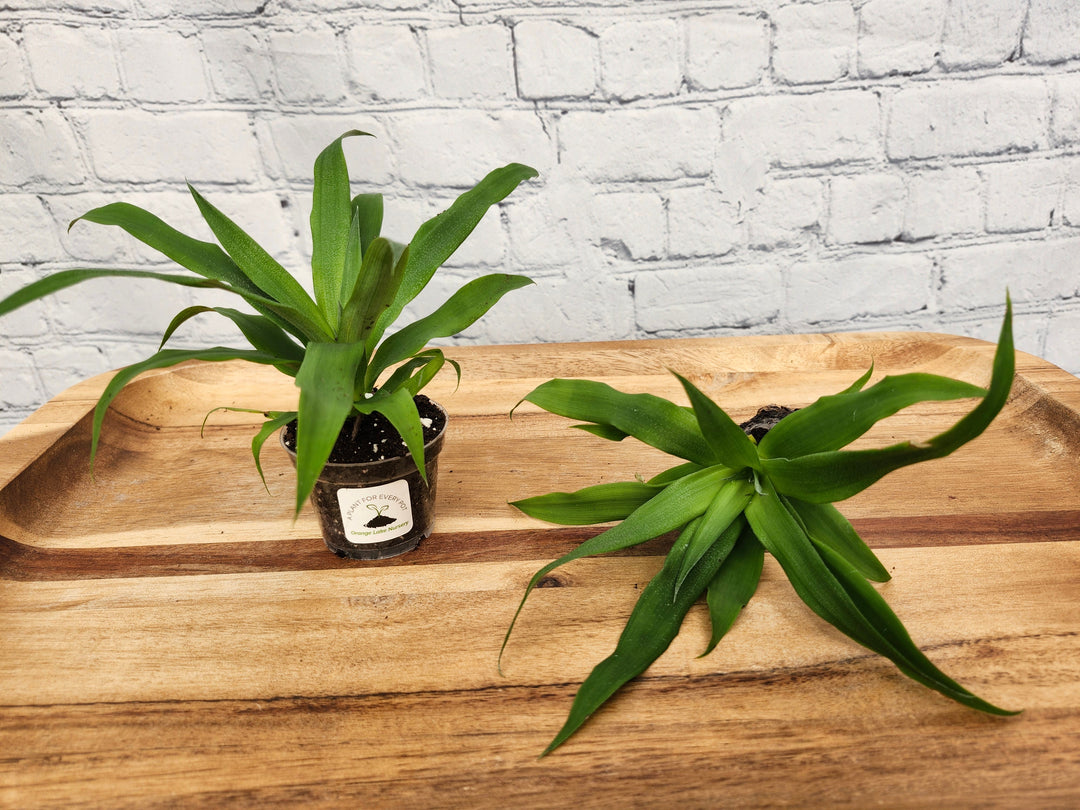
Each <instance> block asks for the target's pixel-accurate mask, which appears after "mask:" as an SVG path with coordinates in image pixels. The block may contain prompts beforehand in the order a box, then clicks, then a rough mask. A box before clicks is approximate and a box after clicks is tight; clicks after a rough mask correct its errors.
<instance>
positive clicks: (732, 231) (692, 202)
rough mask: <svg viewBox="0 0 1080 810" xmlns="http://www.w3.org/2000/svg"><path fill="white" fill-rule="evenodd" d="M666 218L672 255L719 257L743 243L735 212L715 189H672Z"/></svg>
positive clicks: (670, 253) (669, 249)
mask: <svg viewBox="0 0 1080 810" xmlns="http://www.w3.org/2000/svg"><path fill="white" fill-rule="evenodd" d="M667 215H668V254H669V255H671V256H722V255H723V254H725V253H728V252H729V251H730V250H732V249H733V248H734V247H735V246H736V245H738V244H739V243H740V242H741V241H742V227H741V225H740V222H739V217H738V211H737V210H736V209H735V206H733V205H731V204H730V203H727V202H724V200H723V198H722V197H721V196H720V194H719V193H717V191H716V190H715V189H711V188H680V189H675V190H674V191H672V192H671V194H670V195H669V196H668V204H667Z"/></svg>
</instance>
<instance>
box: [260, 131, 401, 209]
mask: <svg viewBox="0 0 1080 810" xmlns="http://www.w3.org/2000/svg"><path fill="white" fill-rule="evenodd" d="M352 129H359V130H361V131H363V132H369V133H371V135H372V136H373V137H362V136H360V137H353V138H346V139H345V140H344V141H342V149H343V150H344V151H345V159H346V162H347V163H348V165H349V174H350V177H352V178H353V179H354V181H357V182H363V183H368V184H372V185H383V184H385V183H389V182H390V180H391V178H392V177H393V169H394V164H393V156H392V152H391V149H390V146H391V142H392V141H391V138H390V136H389V135H387V133H386V130H385V128H384V127H383V126H382V124H381V123H380V122H379V121H377V120H372V119H371V118H370V117H368V116H365V115H326V116H322V115H320V116H311V115H298V116H285V117H276V118H274V119H272V120H270V121H269V122H266V123H265V124H262V125H260V127H259V134H260V138H259V140H260V143H261V145H262V153H263V163H264V165H265V167H266V172H267V174H269V175H270V176H271V177H273V178H275V179H277V180H289V181H294V182H300V183H311V182H312V180H313V176H314V172H315V159H316V158H317V157H318V156H319V152H321V151H322V150H323V149H324V148H325V147H326V146H327V144H329V143H330V142H331V141H332V140H334V139H335V138H337V137H339V136H340V135H342V134H343V133H345V132H348V131H349V130H352ZM358 190H359V189H358ZM365 190H368V191H372V190H376V189H371V188H367V189H365Z"/></svg>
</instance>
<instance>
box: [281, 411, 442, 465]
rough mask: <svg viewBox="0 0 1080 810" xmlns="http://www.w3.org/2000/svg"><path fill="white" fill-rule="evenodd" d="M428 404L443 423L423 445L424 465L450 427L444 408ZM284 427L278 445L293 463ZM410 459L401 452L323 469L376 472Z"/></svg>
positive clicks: (293, 453) (328, 462)
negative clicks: (353, 469)
mask: <svg viewBox="0 0 1080 810" xmlns="http://www.w3.org/2000/svg"><path fill="white" fill-rule="evenodd" d="M428 402H430V403H431V404H432V405H434V406H435V407H436V408H438V409H439V410H440V411H442V415H443V417H444V421H443V427H442V430H440V431H439V432H438V433H437V434H436V435H435V437H434V438H433V439H432V440H431V441H429V442H425V443H424V461H425V463H426V462H427V461H428V459H429V454H428V450H429V449H431V448H432V447H434V446H435V445H437V444H440V443H441V442H442V440H443V437H444V436H446V428H447V427H448V426H449V425H450V414H448V413H447V412H446V408H444V407H443V406H442V405H441V404H439V403H438V402H436V401H435V400H433V399H431V398H430V397H429V398H428ZM286 427H288V425H285V426H283V427H281V428H280V429H279V430H278V443H279V444H280V445H281V448H282V449H283V450H284V451H285V452H286V453H288V454H289V456H291V457H292V460H293V462H294V463H295V462H296V451H295V450H291V449H290V448H289V447H288V445H286V444H285V428H286ZM436 455H438V454H437V453H436ZM410 457H411V456H410V454H409V451H408V450H405V452H403V453H402V454H401V455H400V456H391V457H390V458H384V459H379V460H378V461H327V462H326V464H325V465H324V467H323V469H326V467H333V468H334V469H341V470H345V469H349V468H350V467H363V468H364V469H366V470H376V471H377V470H379V469H381V468H382V467H384V466H387V467H388V466H390V465H391V464H398V463H400V462H401V461H402V459H406V458H410Z"/></svg>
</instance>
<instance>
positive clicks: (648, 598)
mask: <svg viewBox="0 0 1080 810" xmlns="http://www.w3.org/2000/svg"><path fill="white" fill-rule="evenodd" d="M741 530H742V521H741V520H739V521H736V522H735V523H732V524H731V526H729V527H728V529H727V530H726V531H725V532H724V534H723V535H722V536H721V537H720V538H719V539H718V540H717V542H716V543H714V544H713V545H712V546H711V547H710V548H709V549H708V551H707V552H706V553H705V554H704V555H703V556H702V558H701V559H700V560H699V561H698V563H697V564H696V565H695V566H694V567H693V569H691V571H690V574H689V576H687V577H686V580H685V583H684V586H683V588H682V589H681V590H680V591H679V594H678V596H677V597H676V599H675V601H674V603H672V599H671V594H672V592H673V590H674V589H675V580H676V577H677V575H678V573H679V562H680V561H679V559H678V555H675V554H669V555H668V557H667V559H666V560H665V561H664V566H663V568H661V569H660V572H659V573H658V574H657V575H656V576H654V577H653V578H652V580H651V581H650V582H649V584H648V585H646V586H645V589H644V590H643V591H642V592H641V596H640V597H638V601H637V604H636V605H634V609H633V611H632V612H631V613H630V618H629V619H627V621H626V626H625V627H624V628H623V631H622V634H621V635H620V636H619V641H618V642H617V643H616V645H615V651H614V652H613V653H612V654H611V655H609V656H608V657H607V658H605V659H604V660H603V661H601V662H600V663H599V664H597V665H596V667H594V668H593V670H592V672H590V673H589V676H588V677H587V678H586V679H585V681H584V682H583V683H582V684H581V688H580V689H578V693H577V695H575V696H574V702H573V705H571V707H570V714H569V716H568V717H567V718H566V723H565V724H564V725H563V727H562V728H561V729H560V730H559V733H558V734H556V735H555V738H554V739H553V740H552V741H551V743H550V744H549V745H548V747H547V748H546V749H545V750H544V754H543V755H547V754H550V753H551V752H552V751H554V750H555V749H556V748H558V747H559V746H560V745H562V744H563V743H564V742H566V740H567V739H568V738H569V737H570V736H571V735H572V734H573V733H574V732H575V731H577V730H578V729H579V728H581V726H582V724H584V723H585V721H586V720H588V719H589V717H591V716H592V715H593V713H594V712H595V711H596V710H597V709H599V708H600V707H601V706H602V705H604V703H605V702H607V700H608V699H609V698H610V697H611V696H612V695H614V694H615V693H616V692H617V691H618V690H619V689H620V688H621V687H622V686H623V685H624V684H626V683H627V681H629V680H631V679H632V678H635V677H637V676H638V675H640V674H641V673H643V672H644V671H645V670H646V669H648V668H649V666H650V665H651V664H652V663H653V662H654V661H655V660H656V659H657V658H659V657H660V656H661V655H662V654H663V653H664V651H665V650H666V649H667V648H668V646H669V645H670V644H671V642H672V641H673V640H674V638H675V637H676V636H677V635H678V634H679V629H680V628H681V627H682V623H683V619H684V618H685V617H686V614H687V613H688V612H689V610H690V608H691V607H693V606H694V603H695V602H697V600H698V598H699V597H700V596H701V594H702V593H703V592H704V591H705V589H706V588H707V587H708V585H709V582H710V581H711V580H712V579H713V577H715V576H716V572H717V571H718V570H719V569H720V567H721V563H723V561H724V557H725V556H727V553H728V551H730V549H731V547H732V545H733V544H734V543H735V539H736V537H737V536H738V534H739V532H740V531H741Z"/></svg>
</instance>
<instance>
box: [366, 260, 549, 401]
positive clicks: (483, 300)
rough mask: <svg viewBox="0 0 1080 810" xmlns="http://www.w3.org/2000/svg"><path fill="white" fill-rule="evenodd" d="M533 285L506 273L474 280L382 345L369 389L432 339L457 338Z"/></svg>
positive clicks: (373, 363) (370, 368) (370, 373)
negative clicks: (505, 299)
mask: <svg viewBox="0 0 1080 810" xmlns="http://www.w3.org/2000/svg"><path fill="white" fill-rule="evenodd" d="M532 283H533V282H532V280H531V279H528V278H526V277H525V276H513V275H508V274H505V273H492V274H491V275H487V276H481V277H480V278H477V279H473V280H472V281H470V282H469V283H468V284H466V285H465V286H464V287H462V288H461V289H460V290H458V291H457V292H455V293H454V294H453V295H452V296H450V298H449V299H448V300H447V301H446V303H444V304H443V305H442V306H441V307H439V308H438V309H437V310H435V311H434V312H433V313H431V314H430V315H428V316H427V317H424V318H421V319H420V320H418V321H413V322H412V323H411V324H409V325H408V326H406V327H404V328H403V329H401V330H400V331H398V332H395V333H394V334H393V335H391V336H390V337H388V338H387V339H386V340H385V341H383V343H382V345H381V346H379V348H378V350H377V351H376V352H375V356H374V357H373V358H372V359H371V363H370V365H369V366H368V379H367V384H368V386H369V387H374V385H375V382H376V380H377V379H378V377H379V375H380V374H382V372H383V371H385V370H386V369H388V368H389V367H390V366H393V365H396V364H398V363H400V362H402V361H403V360H406V359H408V358H409V357H412V356H413V355H415V354H416V353H417V352H418V351H420V350H421V349H423V348H424V347H425V346H426V345H427V344H428V343H429V342H430V341H432V340H433V339H435V338H440V337H449V336H451V335H456V334H458V333H459V332H461V331H462V330H464V329H466V328H468V327H469V326H471V325H472V324H473V323H475V322H476V321H477V320H478V319H479V318H480V317H481V316H483V315H484V313H486V312H487V311H488V310H489V309H491V308H492V307H493V306H495V304H496V303H497V302H498V301H499V299H500V298H502V297H503V296H504V295H505V294H506V293H508V292H510V291H511V290H516V289H520V288H521V287H524V286H526V285H529V284H532Z"/></svg>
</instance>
